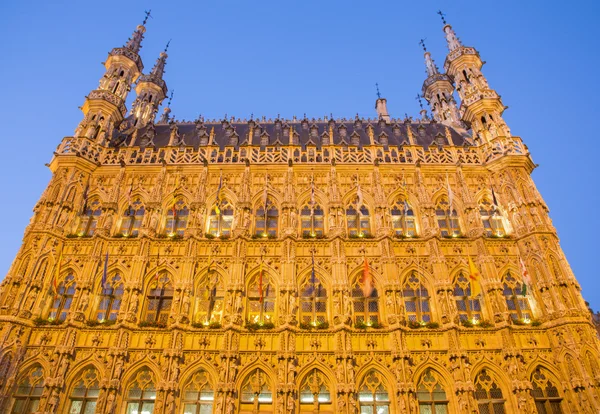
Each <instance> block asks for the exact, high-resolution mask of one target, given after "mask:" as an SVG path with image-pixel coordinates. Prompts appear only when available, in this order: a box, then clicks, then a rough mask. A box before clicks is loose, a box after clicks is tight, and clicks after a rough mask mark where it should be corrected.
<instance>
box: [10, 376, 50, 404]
mask: <svg viewBox="0 0 600 414" xmlns="http://www.w3.org/2000/svg"><path fill="white" fill-rule="evenodd" d="M43 391H44V372H43V371H42V368H41V367H40V366H35V367H33V368H31V369H29V371H28V372H27V374H26V375H25V376H23V377H22V378H21V380H20V381H19V383H18V385H17V390H16V391H15V394H14V402H13V406H12V410H11V411H10V412H11V414H29V413H35V412H37V411H38V407H39V405H40V398H41V397H42V392H43Z"/></svg>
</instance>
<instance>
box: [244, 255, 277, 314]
mask: <svg viewBox="0 0 600 414" xmlns="http://www.w3.org/2000/svg"><path fill="white" fill-rule="evenodd" d="M262 271H263V276H262V289H263V292H262V294H263V296H262V297H263V300H262V303H261V302H260V300H259V298H260V286H261V282H260V272H261V267H260V265H259V266H257V267H255V268H254V269H252V270H250V271H249V272H248V273H247V276H246V280H245V281H244V288H245V293H246V294H245V296H246V300H245V302H246V307H245V317H246V319H247V320H249V321H250V322H251V323H254V322H256V323H264V322H273V323H274V321H275V320H277V317H278V315H277V313H278V312H277V310H278V309H277V306H276V304H277V298H278V296H279V282H280V281H279V273H278V272H277V271H276V270H275V269H273V268H272V267H271V266H269V265H268V264H266V263H264V264H263V266H262ZM269 282H270V284H269ZM271 287H272V289H273V291H272V292H271V291H270V288H271ZM251 318H252V319H253V320H250V319H251ZM254 319H256V320H254Z"/></svg>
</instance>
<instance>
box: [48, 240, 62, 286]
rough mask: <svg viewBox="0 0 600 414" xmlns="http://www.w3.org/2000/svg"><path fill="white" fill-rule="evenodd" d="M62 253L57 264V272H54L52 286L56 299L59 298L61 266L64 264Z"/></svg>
mask: <svg viewBox="0 0 600 414" xmlns="http://www.w3.org/2000/svg"><path fill="white" fill-rule="evenodd" d="M62 258H63V255H62V251H61V252H60V256H59V257H58V262H57V263H56V272H54V277H53V278H52V285H51V286H50V288H51V289H52V295H53V296H54V297H57V296H58V277H59V275H60V264H61V263H62Z"/></svg>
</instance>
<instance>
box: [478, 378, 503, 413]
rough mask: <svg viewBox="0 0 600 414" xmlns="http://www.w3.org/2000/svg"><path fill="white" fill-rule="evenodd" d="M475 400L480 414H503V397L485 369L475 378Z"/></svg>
mask: <svg viewBox="0 0 600 414" xmlns="http://www.w3.org/2000/svg"><path fill="white" fill-rule="evenodd" d="M474 395H475V399H476V400H477V405H478V406H479V412H480V414H488V413H489V414H504V413H505V411H504V401H505V399H504V396H503V395H502V390H501V389H500V387H499V386H498V384H497V382H496V380H495V379H494V378H492V376H491V375H490V373H489V372H488V371H487V370H486V369H482V370H481V371H480V372H479V374H478V375H477V377H476V378H475V393H474Z"/></svg>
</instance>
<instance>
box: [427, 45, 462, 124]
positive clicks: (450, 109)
mask: <svg viewBox="0 0 600 414" xmlns="http://www.w3.org/2000/svg"><path fill="white" fill-rule="evenodd" d="M419 43H420V44H421V46H422V47H423V51H424V52H425V55H424V56H425V67H426V69H427V79H425V81H424V82H423V89H422V92H421V93H422V94H423V97H424V98H425V99H426V100H427V102H428V103H429V107H430V108H431V113H432V114H433V119H435V120H436V121H438V122H441V123H444V124H447V125H452V126H460V115H459V113H458V108H457V107H456V101H455V100H454V86H453V85H452V80H451V79H450V77H449V76H448V75H446V74H445V73H440V72H439V70H438V68H437V66H436V65H435V63H434V62H433V59H432V58H431V53H429V52H428V51H427V48H426V47H425V41H424V40H423V39H421V41H420V42H419Z"/></svg>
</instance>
